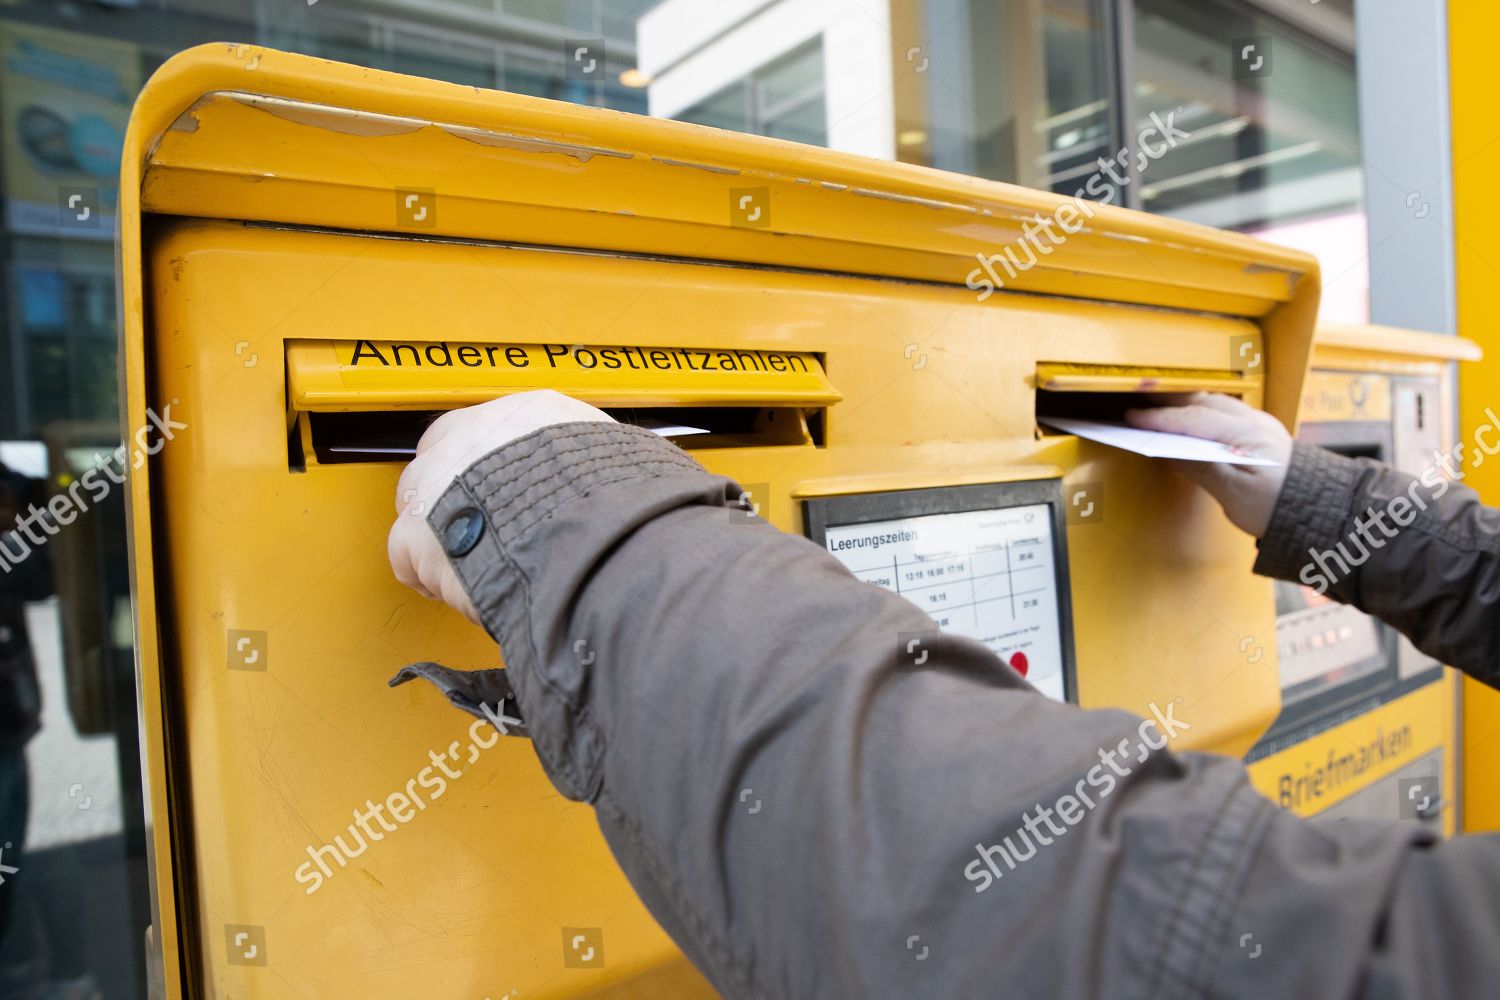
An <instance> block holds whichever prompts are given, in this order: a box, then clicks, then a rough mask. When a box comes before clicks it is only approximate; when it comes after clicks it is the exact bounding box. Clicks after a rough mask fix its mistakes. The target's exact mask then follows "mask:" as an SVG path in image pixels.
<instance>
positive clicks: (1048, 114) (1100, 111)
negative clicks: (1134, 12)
mask: <svg viewBox="0 0 1500 1000" xmlns="http://www.w3.org/2000/svg"><path fill="white" fill-rule="evenodd" d="M1097 7H1098V4H1097V3H1096V2H1094V0H1042V2H1029V3H1020V2H1001V3H996V2H994V0H926V2H923V3H920V4H919V5H918V11H917V16H916V17H915V18H914V30H915V31H916V32H917V34H916V35H915V36H914V37H915V38H916V39H917V41H916V42H914V43H913V45H912V46H911V47H910V48H909V49H908V52H907V55H908V57H909V58H908V59H907V60H906V64H907V66H909V67H912V70H913V71H912V72H902V71H901V67H900V64H898V72H897V83H898V85H903V84H904V85H907V86H910V87H912V88H915V89H916V90H917V92H918V93H920V95H921V96H920V99H919V100H918V101H916V102H905V106H906V107H909V108H911V109H912V110H910V111H908V112H907V113H906V115H905V116H904V117H903V118H902V120H901V121H900V125H899V130H898V140H897V141H898V143H900V144H901V146H902V147H903V148H902V151H901V158H902V159H906V160H911V161H913V162H919V163H926V164H928V165H930V166H935V167H941V168H943V169H945V170H953V171H957V172H959V173H966V174H977V175H978V176H981V177H988V178H991V179H994V180H1002V181H1010V182H1013V183H1018V184H1024V185H1027V186H1030V187H1039V188H1046V189H1050V190H1057V191H1062V192H1065V193H1068V194H1072V193H1073V192H1074V191H1075V190H1077V189H1078V188H1080V187H1082V186H1083V182H1084V181H1085V180H1086V179H1087V176H1088V175H1089V174H1091V173H1093V172H1095V171H1096V170H1097V166H1096V165H1095V163H1094V161H1095V160H1096V159H1097V157H1099V156H1101V155H1103V154H1104V153H1105V152H1106V151H1107V150H1108V149H1109V147H1110V144H1111V143H1110V136H1109V127H1108V122H1109V115H1108V106H1107V103H1106V101H1105V93H1106V89H1105V84H1104V76H1103V66H1104V49H1103V33H1102V30H1101V22H1100V17H1099V13H1098V10H1097ZM913 50H916V51H915V52H914V51H913ZM898 106H900V105H899V104H898Z"/></svg>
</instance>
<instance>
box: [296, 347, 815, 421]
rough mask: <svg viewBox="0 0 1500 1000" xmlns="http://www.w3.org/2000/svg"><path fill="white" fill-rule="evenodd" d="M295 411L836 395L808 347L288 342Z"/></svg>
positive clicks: (799, 401) (810, 400) (777, 401)
mask: <svg viewBox="0 0 1500 1000" xmlns="http://www.w3.org/2000/svg"><path fill="white" fill-rule="evenodd" d="M286 370H287V386H288V391H289V401H290V404H291V408H292V410H294V411H299V412H306V411H314V412H317V411H322V412H347V411H353V410H444V409H454V408H457V407H460V406H468V405H470V404H472V403H482V402H485V401H487V400H491V399H495V398H497V397H499V396H504V395H507V394H509V393H513V392H525V391H527V390H530V389H555V390H557V391H558V392H562V393H566V394H567V395H569V396H574V397H576V398H578V399H582V400H584V401H586V402H589V403H592V404H594V405H596V406H609V407H621V406H643V407H685V406H829V405H832V404H833V403H837V402H838V401H839V400H840V399H842V398H843V397H842V396H841V395H840V393H839V392H838V391H837V390H836V389H834V387H833V386H832V385H831V384H830V383H829V381H828V377H827V375H826V374H825V372H824V370H823V362H822V359H821V358H820V357H819V356H818V355H817V354H814V353H811V352H807V351H777V350H762V349H756V350H745V349H734V348H725V349H722V350H719V349H704V348H697V347H695V348H686V347H657V346H647V345H626V344H603V345H600V344H589V345H580V344H572V345H569V344H507V343H491V344H480V343H453V342H449V341H439V340H433V341H371V340H294V341H288V342H287V345H286Z"/></svg>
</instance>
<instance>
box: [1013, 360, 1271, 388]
mask: <svg viewBox="0 0 1500 1000" xmlns="http://www.w3.org/2000/svg"><path fill="white" fill-rule="evenodd" d="M1255 359H1256V366H1257V367H1259V355H1258V354H1257V355H1256V356H1255ZM1262 383H1263V379H1262V378H1261V376H1260V375H1259V374H1257V373H1254V372H1252V371H1248V370H1247V371H1243V372H1241V371H1234V370H1232V369H1228V368H1225V369H1212V368H1161V367H1144V366H1143V367H1137V366H1134V365H1092V364H1068V363H1064V362H1042V363H1039V364H1038V365H1037V366H1036V387H1037V388H1038V389H1039V390H1042V391H1043V392H1223V393H1228V394H1230V395H1234V396H1242V395H1245V394H1246V393H1247V392H1249V391H1250V390H1258V389H1260V387H1261V385H1262Z"/></svg>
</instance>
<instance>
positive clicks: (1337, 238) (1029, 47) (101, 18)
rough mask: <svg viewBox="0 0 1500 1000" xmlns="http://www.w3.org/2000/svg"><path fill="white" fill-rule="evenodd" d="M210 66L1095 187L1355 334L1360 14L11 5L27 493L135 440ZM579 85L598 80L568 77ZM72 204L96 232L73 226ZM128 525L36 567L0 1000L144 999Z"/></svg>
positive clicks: (6, 223)
mask: <svg viewBox="0 0 1500 1000" xmlns="http://www.w3.org/2000/svg"><path fill="white" fill-rule="evenodd" d="M1363 9H1364V5H1363V4H1362V11H1363ZM1388 34H1389V32H1388V33H1387V35H1388ZM1359 37H1363V36H1362V35H1360V36H1359ZM208 41H230V42H253V43H261V44H265V45H269V46H274V47H277V48H282V49H290V50H295V51H299V52H306V53H310V54H313V55H318V56H325V57H327V58H330V59H336V60H342V61H346V62H352V63H358V64H362V65H368V66H373V67H379V68H382V69H388V70H395V71H398V72H402V73H411V74H416V75H420V76H427V77H434V78H438V79H442V80H449V81H454V82H457V83H461V84H465V85H472V86H475V87H481V88H498V89H502V90H509V91H515V92H519V93H524V94H531V95H536V96H540V97H546V98H552V99H556V100H563V101H573V102H579V103H584V104H593V105H599V106H603V107H609V108H615V109H618V110H622V111H629V112H636V113H642V114H648V113H649V114H652V115H657V116H664V117H670V118H677V119H681V120H683V121H688V122H694V123H698V124H702V125H708V126H713V127H717V128H724V129H734V130H739V131H745V132H754V133H758V134H762V135H769V136H776V137H779V138H784V139H790V140H794V141H797V142H803V143H812V144H817V145H822V146H828V147H831V148H834V149H839V150H846V151H850V152H855V153H861V154H865V155H868V156H874V157H881V158H886V159H898V160H903V161H907V162H910V163H915V164H922V165H927V166H932V167H936V168H940V169H943V170H950V171H956V172H959V173H964V174H972V175H976V176H979V177H985V178H991V179H995V180H1001V181H1009V182H1013V183H1017V184H1021V185H1026V186H1029V187H1035V188H1045V189H1051V190H1053V191H1058V192H1063V193H1066V194H1072V193H1074V192H1075V191H1079V190H1084V191H1085V192H1086V196H1088V197H1096V198H1097V197H1105V198H1108V199H1110V200H1113V201H1115V202H1116V203H1120V204H1125V205H1128V206H1130V207H1134V208H1139V209H1144V210H1145V211H1149V212H1158V213H1162V214H1164V215H1169V216H1173V217H1176V218H1180V219H1185V220H1191V221H1195V222H1201V223H1205V224H1208V225H1212V226H1217V227H1223V228H1229V229H1235V230H1240V231H1244V232H1249V233H1253V234H1256V235H1260V236H1263V237H1265V238H1267V239H1270V240H1274V241H1279V242H1284V243H1288V244H1291V245H1294V246H1297V247H1301V248H1303V249H1307V250H1310V251H1312V252H1314V253H1316V254H1317V255H1318V256H1319V257H1320V258H1321V259H1322V261H1323V266H1324V289H1325V291H1324V316H1325V318H1332V319H1337V320H1342V321H1347V322H1360V321H1364V320H1366V319H1368V318H1369V316H1370V305H1369V303H1370V284H1371V282H1370V272H1371V266H1370V263H1369V262H1370V260H1371V259H1372V252H1373V251H1372V244H1373V243H1375V242H1377V241H1373V240H1372V239H1371V237H1370V230H1371V226H1370V225H1369V223H1368V222H1367V206H1366V190H1365V189H1366V183H1367V180H1366V178H1367V177H1368V176H1369V174H1368V171H1367V170H1366V167H1367V164H1366V163H1365V161H1364V160H1363V159H1362V156H1361V149H1362V146H1361V128H1360V122H1361V114H1360V106H1359V105H1360V95H1361V92H1362V88H1361V83H1360V78H1359V74H1358V73H1357V72H1356V69H1357V61H1356V60H1357V56H1359V55H1360V52H1359V51H1357V50H1358V49H1359V48H1360V44H1359V43H1358V41H1357V32H1356V24H1355V16H1354V5H1353V0H1321V2H1318V0H1315V2H1314V3H1311V4H1309V3H1307V2H1305V0H1302V2H1297V0H1254V2H1251V0H24V2H18V0H0V133H3V135H0V160H3V166H0V211H3V229H0V385H3V386H4V388H3V389H0V461H3V463H4V464H5V465H6V466H7V467H8V468H9V469H10V470H12V472H13V473H14V474H16V475H17V476H22V477H25V476H29V477H32V478H35V479H41V480H46V479H51V480H52V481H53V482H54V484H65V483H66V482H68V481H69V480H70V477H74V476H77V475H80V474H81V473H82V472H83V471H85V470H87V469H88V468H89V467H90V466H92V465H93V464H94V463H95V462H96V461H97V459H96V458H95V456H96V455H107V454H108V453H109V452H110V451H112V450H113V448H114V447H116V446H117V445H118V443H119V440H118V432H117V430H116V421H117V414H118V398H117V388H116V372H115V361H116V331H115V309H116V304H115V287H114V273H113V265H114V258H113V242H112V238H113V226H114V220H113V205H114V203H115V200H116V197H117V194H118V192H117V186H116V185H117V173H118V160H119V155H120V146H121V141H122V136H123V131H124V128H125V123H126V120H127V117H128V115H129V111H130V106H131V102H132V100H133V99H134V96H135V94H136V92H137V91H138V89H139V88H140V86H141V84H142V82H143V81H144V80H145V79H146V78H147V77H148V76H149V75H150V74H151V72H152V71H153V69H154V68H155V67H156V66H157V65H159V64H160V63H161V62H162V61H163V60H165V59H167V58H168V57H169V56H170V55H172V54H173V53H174V52H176V51H178V50H180V49H182V48H185V47H187V46H190V45H194V44H197V43H200V42H208ZM583 59H597V60H600V61H601V62H602V63H603V67H604V72H603V73H602V74H600V75H596V76H595V77H594V78H593V79H580V78H579V77H580V75H579V74H578V73H570V72H568V69H569V63H570V61H582V60H583ZM1388 72H1395V69H1394V67H1390V68H1388ZM1163 126H1169V127H1170V128H1171V129H1173V130H1175V131H1173V132H1171V136H1172V141H1171V142H1170V143H1167V142H1166V141H1165V140H1166V138H1167V136H1166V135H1165V134H1164V133H1163ZM1101 159H1103V160H1104V161H1105V162H1106V163H1108V164H1111V165H1113V167H1112V169H1105V168H1104V167H1103V166H1101ZM1091 181H1092V182H1093V186H1086V185H1089V184H1090V182H1091ZM81 190H87V191H94V192H97V193H98V207H97V222H98V224H97V226H96V227H94V228H88V227H80V226H78V225H68V226H62V225H60V223H59V218H60V216H59V212H60V211H61V210H62V209H63V208H64V207H66V206H67V204H68V198H69V197H70V192H74V193H76V191H81ZM1406 204H1407V205H1408V206H1410V205H1411V204H1412V202H1411V200H1410V199H1409V198H1408V199H1407V202H1406ZM1423 204H1424V206H1425V201H1424V202H1423ZM1377 318H1379V317H1377ZM120 503H121V501H119V499H118V497H115V498H113V504H111V503H105V504H103V505H101V506H99V507H97V508H96V509H95V510H93V511H91V512H90V513H89V514H88V515H86V516H85V517H84V518H82V519H80V523H79V524H76V525H74V526H72V527H71V528H70V530H69V532H67V533H66V536H67V539H66V541H65V542H63V541H62V540H61V539H60V540H59V542H60V543H59V544H56V545H53V546H51V551H50V553H49V554H50V556H51V558H52V560H53V562H54V569H55V577H56V590H57V593H58V595H59V596H57V597H55V598H51V599H48V600H44V601H40V602H38V601H31V602H29V603H28V604H27V605H26V609H27V610H26V616H25V625H26V628H25V631H26V633H27V634H28V635H29V642H30V646H31V647H32V651H33V655H34V658H35V661H36V664H37V667H38V674H39V676H40V680H41V687H42V702H43V708H42V715H41V729H40V732H39V733H38V734H37V735H35V736H34V737H31V738H30V739H29V741H27V742H26V745H25V748H24V759H25V763H26V766H27V768H28V769H29V819H28V821H27V823H26V826H25V832H24V834H22V835H18V836H21V837H22V838H23V839H22V841H21V842H20V843H15V842H12V843H6V844H4V845H3V847H0V865H4V864H8V863H9V864H13V863H14V861H7V859H16V858H21V859H23V860H22V861H21V867H22V870H23V871H25V872H26V873H27V876H28V879H27V880H26V881H27V882H29V884H30V885H31V886H33V888H32V889H31V890H29V891H26V892H22V893H20V894H18V896H17V900H16V903H17V906H18V907H19V908H20V909H19V911H18V912H19V913H20V915H19V916H16V915H14V914H13V915H12V918H11V919H10V920H9V922H8V926H7V928H6V930H5V932H4V938H3V939H0V1000H3V998H5V997H8V996H13V995H15V996H31V995H33V993H28V992H24V991H25V990H35V989H36V988H37V987H38V985H39V984H46V986H45V988H47V989H50V990H52V992H51V993H46V994H38V995H46V996H59V997H64V996H66V997H88V996H96V995H105V996H110V997H140V996H144V995H145V992H144V990H145V986H144V968H143V965H142V959H141V956H142V952H143V944H142V942H143V937H144V935H145V933H146V927H147V924H148V922H149V918H148V914H149V912H150V907H151V902H150V900H149V898H148V896H147V891H148V890H147V882H146V879H145V859H144V851H145V838H144V836H143V830H144V825H145V822H146V819H145V817H144V816H143V814H142V803H141V796H140V793H139V788H138V769H139V766H138V753H137V749H136V746H137V744H136V705H135V694H134V688H133V673H132V648H131V634H130V614H129V605H128V588H127V585H126V577H125V558H126V557H125V551H124V540H123V539H124V517H123V510H122V508H121V506H120ZM3 639H4V636H0V640H3ZM0 737H3V734H0ZM0 747H3V738H0ZM17 759H20V758H17ZM0 785H3V776H0ZM0 808H5V805H4V803H3V801H0ZM7 836H10V835H9V834H7ZM4 871H5V869H4V868H0V878H3V877H4V876H3V872H4ZM16 881H19V880H17V879H13V882H16ZM36 887H44V891H39V890H38V889H37V888H36ZM15 889H16V885H14V884H12V885H0V894H4V893H11V892H13V891H14V890H15Z"/></svg>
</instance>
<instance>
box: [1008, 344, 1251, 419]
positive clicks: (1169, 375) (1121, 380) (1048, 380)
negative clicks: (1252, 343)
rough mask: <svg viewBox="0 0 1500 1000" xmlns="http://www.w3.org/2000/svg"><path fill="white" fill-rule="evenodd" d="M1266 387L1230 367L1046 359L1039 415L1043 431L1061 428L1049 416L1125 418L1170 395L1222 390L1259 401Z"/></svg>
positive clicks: (1039, 377)
mask: <svg viewBox="0 0 1500 1000" xmlns="http://www.w3.org/2000/svg"><path fill="white" fill-rule="evenodd" d="M1261 388H1262V379H1261V377H1260V376H1258V375H1247V374H1244V373H1241V372H1236V371H1233V370H1230V369H1223V370H1218V369H1199V368H1152V367H1133V366H1126V365H1085V364H1064V363H1057V362H1043V363H1040V364H1038V365H1037V366H1036V418H1037V426H1038V428H1039V432H1040V433H1041V434H1042V435H1044V436H1045V435H1054V434H1059V433H1060V432H1059V431H1057V430H1054V429H1052V428H1049V427H1047V426H1046V425H1045V424H1043V423H1042V420H1043V419H1044V418H1046V417H1072V418H1075V419H1081V420H1112V421H1123V420H1124V419H1125V411H1126V410H1131V409H1136V408H1139V407H1146V406H1159V405H1161V403H1162V399H1161V397H1162V396H1163V395H1166V394H1175V393H1185V392H1221V393H1224V394H1226V395H1230V396H1237V397H1239V398H1241V399H1244V400H1246V402H1249V403H1251V404H1252V405H1254V404H1255V403H1257V401H1258V399H1259V397H1260V393H1261Z"/></svg>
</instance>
